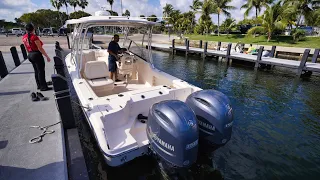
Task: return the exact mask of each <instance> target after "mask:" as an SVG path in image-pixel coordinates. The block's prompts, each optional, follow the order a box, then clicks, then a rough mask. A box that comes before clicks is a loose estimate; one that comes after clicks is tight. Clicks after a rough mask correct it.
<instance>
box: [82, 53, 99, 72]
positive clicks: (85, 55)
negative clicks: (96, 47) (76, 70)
mask: <svg viewBox="0 0 320 180" xmlns="http://www.w3.org/2000/svg"><path fill="white" fill-rule="evenodd" d="M95 60H96V59H95V53H94V51H83V52H82V67H81V70H80V73H81V75H82V76H85V75H84V69H85V65H86V64H87V62H89V61H95Z"/></svg>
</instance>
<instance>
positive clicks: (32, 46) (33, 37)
mask: <svg viewBox="0 0 320 180" xmlns="http://www.w3.org/2000/svg"><path fill="white" fill-rule="evenodd" d="M37 40H39V41H40V44H41V46H42V45H43V43H42V41H41V40H40V39H39V37H38V36H37V35H35V34H33V33H31V34H30V43H29V40H28V34H25V35H24V36H23V37H22V42H23V44H24V46H25V47H26V48H27V51H28V52H31V51H39V49H38V47H37V45H36V43H35V41H37Z"/></svg>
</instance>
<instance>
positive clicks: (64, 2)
mask: <svg viewBox="0 0 320 180" xmlns="http://www.w3.org/2000/svg"><path fill="white" fill-rule="evenodd" d="M58 1H60V3H61V4H64V5H65V6H66V11H67V14H69V13H68V2H69V0H58Z"/></svg>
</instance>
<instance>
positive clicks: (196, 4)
mask: <svg viewBox="0 0 320 180" xmlns="http://www.w3.org/2000/svg"><path fill="white" fill-rule="evenodd" d="M202 5H203V3H202V2H201V1H200V0H193V2H192V5H191V6H190V9H191V10H192V13H193V15H194V16H195V15H196V13H197V12H199V10H200V9H201V6H202ZM193 24H194V18H193V19H192V25H193ZM191 28H194V26H192V27H191Z"/></svg>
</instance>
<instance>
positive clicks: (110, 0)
mask: <svg viewBox="0 0 320 180" xmlns="http://www.w3.org/2000/svg"><path fill="white" fill-rule="evenodd" d="M107 1H108V3H109V4H110V8H111V11H112V5H113V3H114V0H107ZM121 13H122V12H121Z"/></svg>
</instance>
